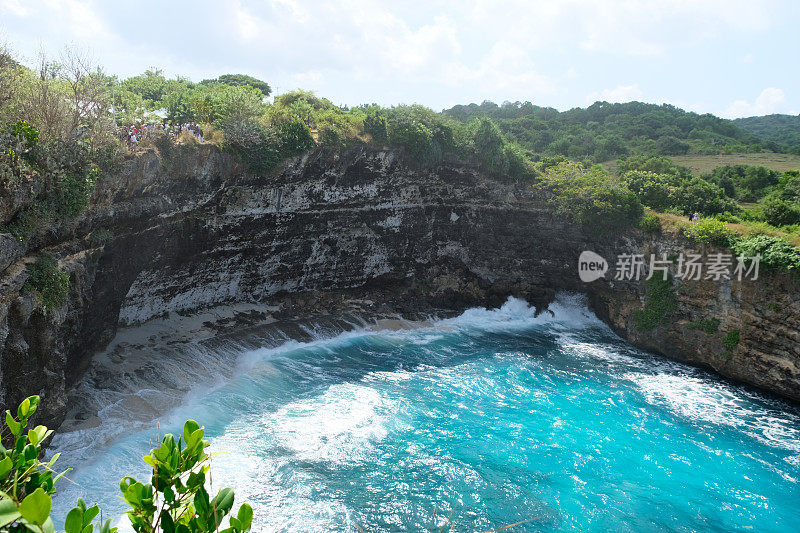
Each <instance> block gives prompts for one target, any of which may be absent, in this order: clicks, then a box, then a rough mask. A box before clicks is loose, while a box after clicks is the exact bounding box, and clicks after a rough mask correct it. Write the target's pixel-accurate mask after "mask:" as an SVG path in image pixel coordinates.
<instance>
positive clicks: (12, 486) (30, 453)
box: [0, 396, 253, 533]
mask: <svg viewBox="0 0 800 533" xmlns="http://www.w3.org/2000/svg"><path fill="white" fill-rule="evenodd" d="M38 406H39V397H38V396H31V397H29V398H26V399H25V400H24V401H23V402H22V403H21V404H20V405H19V407H18V408H17V416H16V417H15V416H14V415H12V414H11V412H10V411H6V414H5V426H6V428H5V431H3V432H2V434H3V437H4V438H7V439H8V440H9V442H11V443H12V446H11V447H10V448H8V449H6V448H5V447H4V446H0V530H2V531H3V532H8V533H23V532H32V533H55V526H54V524H53V519H52V518H51V516H50V511H51V508H52V496H53V495H54V494H55V492H56V483H58V481H59V480H60V479H61V478H63V477H64V475H65V474H66V473H67V472H69V469H67V470H65V471H63V472H61V473H59V474H56V473H55V471H54V470H53V466H54V465H55V463H56V461H57V460H58V456H59V454H56V455H55V456H53V458H52V459H50V461H48V462H47V463H43V462H41V461H39V457H40V456H41V455H42V445H43V443H44V441H45V440H47V439H48V438H50V436H51V435H52V434H53V432H52V431H50V430H48V429H47V428H46V427H44V426H36V427H35V428H32V429H30V430H28V431H27V433H26V432H25V431H24V430H25V429H26V428H27V427H28V423H29V422H30V419H31V417H32V416H33V415H34V414H35V413H36V410H37V408H38ZM204 434H205V429H204V428H203V427H200V425H199V424H198V423H197V422H195V421H194V420H188V421H187V422H186V423H185V424H184V426H183V434H182V435H181V436H179V437H178V438H177V439H176V438H175V437H174V436H173V435H170V434H168V435H164V437H163V438H161V439H158V441H157V443H158V446H157V447H156V448H153V449H152V450H150V454H149V455H146V456H145V457H144V458H143V460H144V462H145V463H147V464H148V465H150V467H152V475H151V476H150V479H149V481H150V482H149V483H146V484H145V483H140V482H138V481H136V480H135V479H133V478H132V477H125V478H123V479H122V481H121V482H120V491H121V492H122V499H123V500H124V501H125V502H126V503H127V504H128V505H130V507H131V510H130V511H128V513H127V514H128V518H129V519H130V521H131V525H132V527H133V530H134V531H136V532H137V533H206V532H211V531H215V532H220V531H221V532H222V533H245V532H247V531H250V530H251V527H252V521H253V509H252V508H251V507H250V506H249V505H248V504H246V503H244V504H242V505H241V507H240V508H239V511H238V513H237V514H236V515H235V516H234V515H233V514H231V510H232V509H233V502H234V492H233V490H232V489H230V488H223V489H222V490H220V491H219V492H218V493H217V494H216V495H215V496H214V497H213V498H212V497H211V496H210V495H209V493H208V490H207V489H206V486H205V485H206V477H207V474H208V472H209V467H210V465H209V458H210V456H209V455H208V453H206V449H207V448H208V446H209V442H208V441H207V440H205V439H204V438H203V437H204ZM209 477H210V476H209ZM99 513H100V509H99V508H98V506H97V505H93V506H92V507H87V506H86V503H85V502H84V501H83V500H82V499H78V502H77V505H76V506H75V507H74V508H73V509H72V510H70V511H69V512H68V513H67V516H66V519H65V521H64V530H65V532H66V533H91V532H92V531H94V530H95V528H96V529H97V531H99V532H100V533H115V532H116V531H117V528H115V527H111V520H107V521H106V522H105V523H104V524H100V523H97V524H95V523H94V519H95V518H96V517H97V515H98V514H99ZM226 516H228V527H227V528H225V529H222V530H220V527H222V525H223V520H224V519H225V517H226Z"/></svg>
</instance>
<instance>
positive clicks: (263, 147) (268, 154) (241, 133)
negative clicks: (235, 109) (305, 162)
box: [223, 120, 283, 174]
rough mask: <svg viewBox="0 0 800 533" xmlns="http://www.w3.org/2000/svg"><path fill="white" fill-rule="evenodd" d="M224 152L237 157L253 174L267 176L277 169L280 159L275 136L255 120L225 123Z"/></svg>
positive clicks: (281, 158) (281, 159)
mask: <svg viewBox="0 0 800 533" xmlns="http://www.w3.org/2000/svg"><path fill="white" fill-rule="evenodd" d="M223 131H224V133H225V144H224V145H223V148H224V150H226V151H228V152H230V153H232V154H234V155H236V156H238V157H240V158H241V160H242V161H243V162H244V163H245V164H246V165H247V167H248V168H249V170H250V172H253V173H254V174H267V173H269V172H271V171H272V170H273V169H275V167H277V166H278V165H279V164H280V163H281V161H283V157H281V152H280V147H279V145H278V141H277V139H276V138H275V135H274V133H273V132H272V131H270V130H269V129H268V128H267V127H266V126H264V125H262V124H261V123H259V122H257V121H255V120H247V121H243V122H226V123H225V124H223Z"/></svg>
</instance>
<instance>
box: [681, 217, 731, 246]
mask: <svg viewBox="0 0 800 533" xmlns="http://www.w3.org/2000/svg"><path fill="white" fill-rule="evenodd" d="M683 234H684V235H685V236H687V237H689V238H690V239H694V240H695V241H697V242H700V243H704V244H717V245H724V244H727V243H728V238H729V236H730V235H731V231H730V230H729V229H728V226H727V225H726V224H725V223H724V222H722V221H720V220H717V219H716V218H701V219H700V220H698V221H697V222H694V223H692V224H691V225H689V226H688V227H687V228H686V229H684V230H683Z"/></svg>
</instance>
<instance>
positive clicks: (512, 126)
mask: <svg viewBox="0 0 800 533" xmlns="http://www.w3.org/2000/svg"><path fill="white" fill-rule="evenodd" d="M442 114H443V115H445V116H447V117H449V118H453V119H455V120H458V121H460V122H467V121H469V120H472V119H474V118H479V117H488V118H490V119H492V120H493V121H494V122H496V123H497V125H498V126H499V128H500V129H501V130H502V131H503V133H504V134H505V135H506V136H507V137H509V139H510V140H512V141H515V142H517V143H519V144H520V145H521V146H523V147H524V148H525V149H526V150H529V151H530V152H532V153H539V154H544V155H561V156H565V157H569V158H573V159H584V160H587V159H588V160H591V161H592V162H595V163H599V162H604V161H609V160H613V159H616V158H618V157H621V156H627V155H666V156H680V155H687V154H699V155H716V154H720V153H748V152H761V151H771V152H778V153H791V154H796V155H800V115H797V116H795V115H782V114H773V115H766V116H760V117H747V118H740V119H734V120H731V119H724V118H720V117H717V116H716V115H713V114H711V113H705V114H699V113H695V112H687V111H684V110H683V109H680V108H678V107H676V106H673V105H671V104H660V105H659V104H647V103H643V102H637V101H633V102H626V103H609V102H604V101H597V102H595V103H594V104H592V105H590V106H588V107H585V108H581V107H575V108H572V109H569V110H567V111H558V110H557V109H554V108H552V107H541V106H537V105H534V104H532V103H530V102H524V103H522V102H504V103H503V104H502V105H498V104H496V103H494V102H491V101H484V102H483V103H481V104H475V103H472V104H468V105H456V106H453V107H451V108H449V109H445V110H443V111H442Z"/></svg>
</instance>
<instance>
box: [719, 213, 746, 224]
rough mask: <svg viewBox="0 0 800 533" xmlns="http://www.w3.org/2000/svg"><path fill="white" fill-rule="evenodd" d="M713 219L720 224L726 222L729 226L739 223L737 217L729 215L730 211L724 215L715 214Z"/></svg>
mask: <svg viewBox="0 0 800 533" xmlns="http://www.w3.org/2000/svg"><path fill="white" fill-rule="evenodd" d="M714 218H716V219H717V220H719V221H720V222H727V223H731V224H739V223H740V222H741V219H740V218H739V217H738V216H736V215H734V214H733V213H731V212H730V211H725V212H724V213H717V214H716V215H714Z"/></svg>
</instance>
